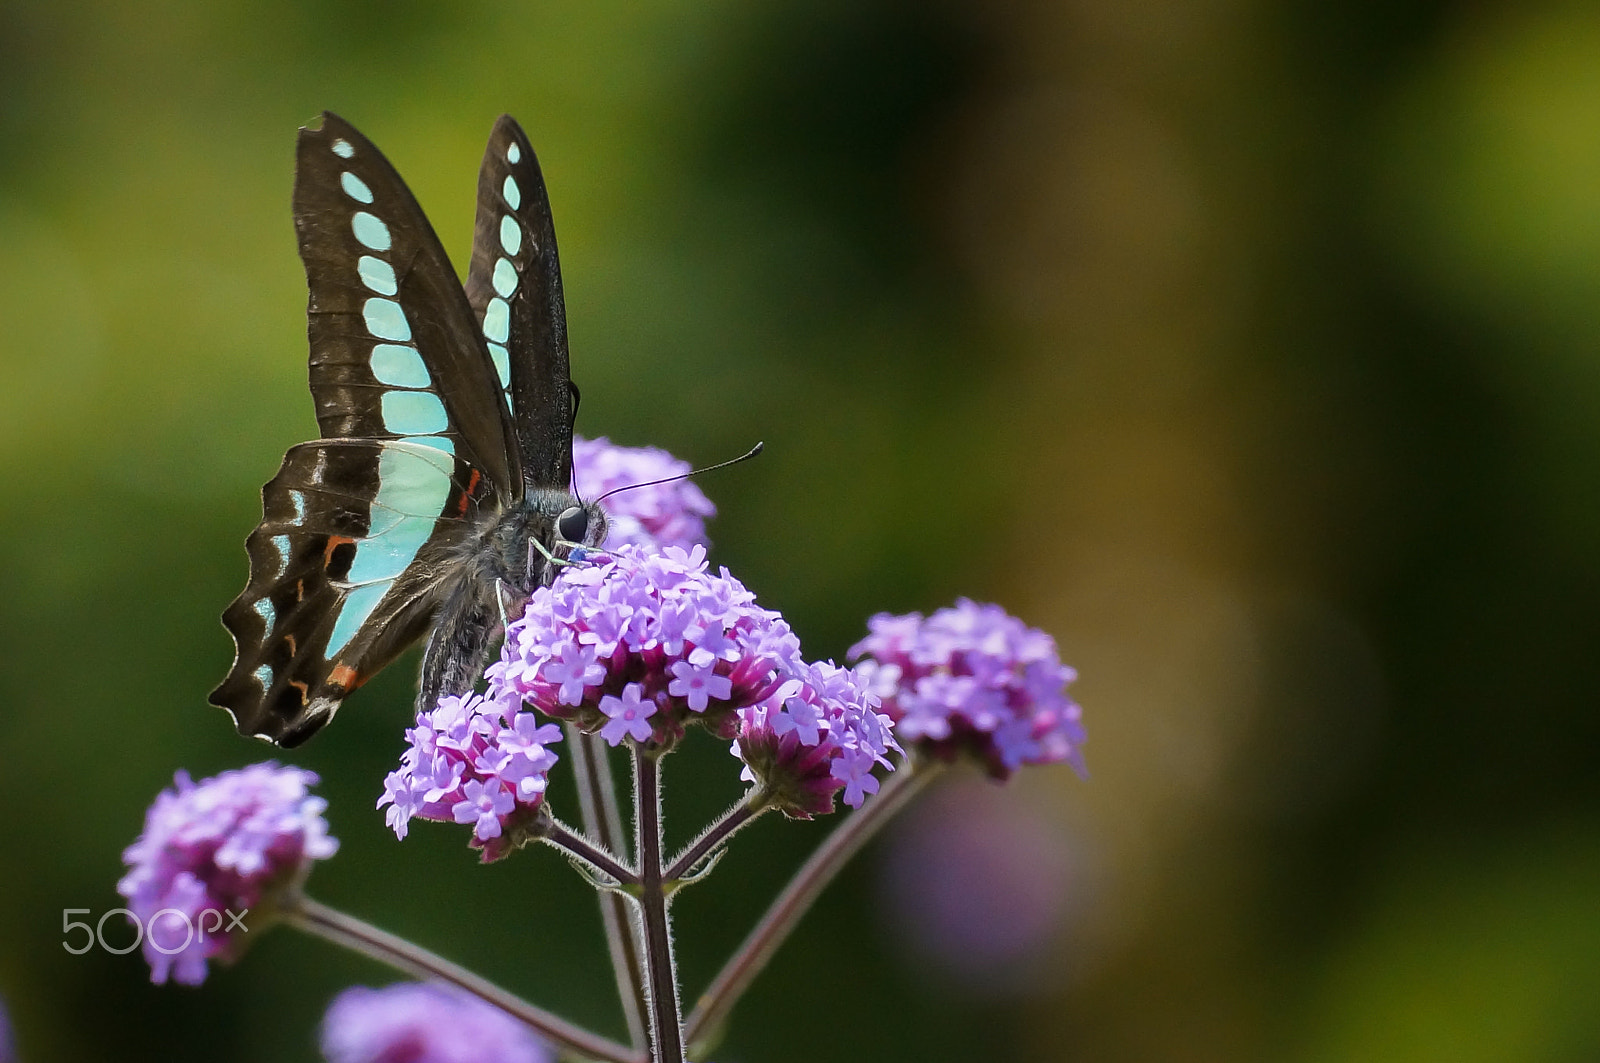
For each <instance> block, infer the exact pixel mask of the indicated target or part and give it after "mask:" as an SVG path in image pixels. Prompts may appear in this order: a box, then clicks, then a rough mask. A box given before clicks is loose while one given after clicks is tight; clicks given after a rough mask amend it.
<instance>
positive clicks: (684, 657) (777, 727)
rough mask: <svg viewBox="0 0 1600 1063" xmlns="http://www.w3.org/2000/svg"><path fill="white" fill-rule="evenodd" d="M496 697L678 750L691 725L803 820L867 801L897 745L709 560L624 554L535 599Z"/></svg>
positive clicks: (510, 632) (865, 704)
mask: <svg viewBox="0 0 1600 1063" xmlns="http://www.w3.org/2000/svg"><path fill="white" fill-rule="evenodd" d="M488 679H489V691H490V696H491V697H493V698H495V699H496V700H497V701H502V702H504V703H506V704H516V703H517V702H518V701H522V702H526V703H527V704H531V705H533V706H534V707H535V708H537V709H538V710H539V711H540V712H543V713H544V714H546V715H548V716H552V717H555V718H557V719H563V720H573V721H576V722H577V724H578V725H579V726H580V727H582V728H584V729H585V730H588V731H599V732H600V734H601V736H602V737H604V738H605V739H606V741H608V742H610V743H611V744H612V745H617V744H619V743H620V742H622V741H623V740H624V739H629V740H631V741H634V742H655V743H658V744H661V745H670V744H671V743H674V742H676V741H677V740H678V739H679V738H681V737H682V735H683V733H684V731H685V729H686V728H687V727H688V726H690V725H691V724H698V725H700V726H703V727H705V728H706V729H707V730H709V731H710V732H711V733H712V734H715V735H717V736H718V737H720V738H723V739H728V740H735V739H736V740H737V742H736V745H735V747H734V749H735V753H736V755H738V756H740V757H741V758H742V759H743V760H744V762H745V764H746V773H745V778H747V779H750V780H751V781H754V782H757V783H758V784H759V785H761V786H762V787H763V788H764V789H765V791H766V794H765V796H766V799H767V801H768V803H769V804H772V805H775V806H776V807H779V808H782V809H783V810H784V811H786V812H788V813H789V814H791V815H806V816H809V815H812V814H815V813H816V812H826V811H831V810H832V808H833V801H832V798H833V795H834V794H835V793H837V792H838V791H840V790H844V791H845V800H846V802H847V803H849V804H851V805H859V804H860V803H861V801H862V800H864V799H865V797H866V795H867V794H870V793H872V792H874V791H875V790H876V789H877V780H876V779H874V778H872V777H871V774H870V773H871V771H872V769H873V768H874V767H875V766H878V765H885V766H887V765H888V760H887V754H888V752H889V750H891V749H894V748H897V747H895V746H894V742H893V739H892V737H891V736H890V727H889V721H888V718H887V717H884V716H881V715H879V714H878V712H877V711H876V699H875V698H874V697H873V696H872V695H871V693H870V692H869V691H868V690H867V688H866V686H865V683H864V681H863V680H861V679H860V678H859V677H857V676H856V675H855V673H853V672H851V671H849V670H847V669H843V668H837V667H835V666H834V665H832V664H831V663H830V664H822V665H812V664H808V663H807V662H806V661H804V660H803V659H802V658H801V656H800V642H799V640H798V639H797V638H795V636H794V633H793V632H792V631H791V630H790V629H789V625H788V624H786V623H784V622H783V618H782V617H781V616H779V615H778V614H777V613H774V612H771V611H769V610H766V609H762V608H760V607H759V606H758V605H756V602H755V595H753V594H751V593H750V592H749V591H748V590H746V589H745V587H744V585H743V584H741V583H740V582H739V581H738V580H736V579H734V578H733V577H732V576H731V575H729V574H728V570H727V569H722V570H720V571H719V572H717V573H712V572H711V571H710V570H709V568H708V567H707V564H706V557H705V550H704V549H703V548H701V547H698V546H697V547H695V548H693V549H692V550H684V549H682V548H680V547H671V546H669V547H666V548H665V549H664V550H662V551H661V552H660V553H651V552H647V551H646V550H644V549H642V548H639V547H635V546H622V547H619V548H617V549H615V550H612V551H610V552H609V553H608V554H605V555H601V559H600V560H598V561H597V562H596V563H593V564H585V565H574V566H568V567H566V568H564V569H563V570H562V572H561V574H560V576H559V578H557V579H556V580H555V582H554V583H552V584H551V585H550V586H548V587H541V588H539V589H538V590H536V591H535V592H534V593H533V595H532V597H531V598H530V599H529V601H528V605H527V609H526V611H525V612H524V613H523V615H522V617H521V619H519V620H516V621H513V622H512V624H511V625H510V627H509V628H508V629H507V631H506V641H505V646H504V648H503V650H502V653H501V658H500V660H499V661H498V662H497V663H495V664H494V665H492V666H491V667H490V668H489V671H488Z"/></svg>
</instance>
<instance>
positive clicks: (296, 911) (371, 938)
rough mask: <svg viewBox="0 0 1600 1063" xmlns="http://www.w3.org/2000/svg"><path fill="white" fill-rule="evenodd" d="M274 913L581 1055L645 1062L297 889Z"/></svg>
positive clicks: (631, 1051)
mask: <svg viewBox="0 0 1600 1063" xmlns="http://www.w3.org/2000/svg"><path fill="white" fill-rule="evenodd" d="M278 911H279V914H280V915H281V916H282V917H283V920H284V921H285V922H287V923H289V924H290V925H292V926H296V927H299V928H300V929H301V930H304V931H305V932H307V933H308V934H315V935H316V936H317V937H320V938H322V939H324V940H326V941H331V942H333V943H334V944H336V945H343V946H344V947H345V948H348V949H352V950H354V951H356V952H360V953H362V954H363V955H366V956H370V957H371V958H372V959H374V960H377V961H378V962H380V963H386V964H388V965H389V966H391V967H394V968H396V969H397V970H401V971H404V972H405V973H406V974H409V975H411V976H412V977H415V978H427V979H433V980H435V981H439V982H447V983H449V984H450V985H453V986H456V987H457V988H459V989H464V990H466V991H467V992H468V993H471V994H472V995H473V996H475V997H478V998H480V999H482V1000H485V1001H488V1002H489V1003H490V1004H493V1005H494V1006H495V1007H497V1008H500V1009H501V1010H503V1011H506V1012H509V1013H510V1014H512V1015H515V1016H516V1017H517V1018H519V1019H521V1020H522V1021H523V1022H525V1023H527V1024H528V1025H529V1026H531V1027H533V1028H534V1029H535V1030H538V1031H539V1032H540V1033H541V1034H543V1035H544V1036H545V1037H547V1038H549V1039H550V1040H552V1041H554V1042H556V1043H557V1044H559V1045H561V1046H562V1047H564V1048H566V1049H568V1050H570V1051H572V1052H575V1053H577V1054H578V1055H580V1056H583V1057H584V1058H586V1059H595V1060H603V1061H605V1063H646V1060H645V1057H644V1055H643V1054H642V1053H640V1052H639V1051H638V1050H637V1049H632V1048H628V1047H627V1046H625V1045H619V1044H617V1043H616V1042H615V1041H613V1040H611V1039H610V1038H606V1037H601V1036H600V1035H599V1034H597V1033H592V1032H590V1031H589V1030H586V1029H584V1028H583V1027H581V1026H578V1025H576V1024H575V1023H571V1022H568V1021H567V1020H566V1019H563V1018H561V1017H560V1016H559V1015H554V1014H552V1013H550V1012H548V1011H545V1010H544V1009H543V1008H541V1007H538V1006H536V1005H533V1004H530V1003H528V1002H527V1001H526V1000H523V999H522V998H521V997H518V996H516V995H514V994H512V993H510V992H507V991H506V990H504V989H501V988H500V987H499V986H497V985H495V984H494V983H493V982H490V981H488V980H487V979H484V978H480V977H479V976H478V975H475V974H473V973H472V972H471V971H469V970H467V969H466V968H464V967H461V966H459V965H457V964H454V963H451V962H450V961H449V960H447V959H445V958H444V957H442V956H437V955H435V954H434V953H432V952H429V951H428V950H427V949H425V948H422V947H421V946H420V945H415V944H413V943H412V942H409V941H407V940H405V939H404V938H401V937H396V936H395V935H394V934H391V933H389V932H387V931H385V930H379V929H378V928H377V927H375V926H373V925H372V924H370V923H365V922H362V921H361V920H360V919H357V918H356V917H355V916H352V915H347V914H345V913H344V912H341V911H339V910H338V909H336V908H330V907H328V906H327V905H325V904H323V903H321V902H320V901H314V900H312V899H311V898H310V897H307V896H306V895H305V894H303V893H290V894H289V895H288V896H286V897H285V898H284V899H283V901H282V903H281V904H280V906H279V910H278Z"/></svg>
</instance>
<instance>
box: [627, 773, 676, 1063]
mask: <svg viewBox="0 0 1600 1063" xmlns="http://www.w3.org/2000/svg"><path fill="white" fill-rule="evenodd" d="M662 755H663V754H662V753H661V752H660V751H656V752H654V753H652V752H649V751H647V750H645V749H644V748H642V747H641V746H639V745H637V744H634V745H633V807H634V848H635V849H636V850H638V853H639V911H640V914H641V916H642V918H643V921H644V959H645V976H646V984H647V987H648V989H649V994H650V1032H651V1045H650V1058H651V1060H652V1061H653V1063H683V1013H682V1011H680V1010H679V1005H678V974H677V971H676V970H675V969H674V966H673V962H672V924H671V923H670V922H669V920H668V918H667V893H666V889H665V885H666V884H665V882H664V880H663V879H662V876H661V778H660V775H659V772H660V769H661V764H660V762H659V760H658V759H657V758H658V757H660V756H662Z"/></svg>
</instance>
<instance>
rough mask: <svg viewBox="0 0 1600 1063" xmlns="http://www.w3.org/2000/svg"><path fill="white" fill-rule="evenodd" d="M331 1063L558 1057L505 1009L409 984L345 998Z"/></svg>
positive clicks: (527, 1062) (339, 1006) (535, 1062)
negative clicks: (504, 1010)
mask: <svg viewBox="0 0 1600 1063" xmlns="http://www.w3.org/2000/svg"><path fill="white" fill-rule="evenodd" d="M322 1055H323V1057H324V1058H325V1059H327V1061H328V1063H553V1061H554V1059H555V1053H554V1052H553V1051H551V1049H550V1047H549V1046H548V1045H547V1044H545V1042H544V1041H543V1040H542V1039H540V1037H539V1036H538V1035H537V1034H535V1033H534V1032H533V1031H532V1030H531V1029H529V1028H528V1027H527V1026H525V1025H523V1024H522V1023H520V1022H518V1021H517V1020H516V1019H513V1018H512V1017H511V1016H509V1015H507V1014H506V1013H505V1012H503V1011H501V1010H500V1009H499V1008H496V1007H492V1006H491V1005H489V1004H486V1003H484V1002H483V1001H481V1000H479V999H478V998H476V997H470V996H467V995H466V994H465V993H461V992H458V991H456V990H453V989H447V988H445V987H444V986H438V985H424V984H421V983H417V982H401V983H399V984H396V985H391V986H388V987H386V988H384V989H368V988H366V987H365V986H356V987H355V988H352V989H346V990H345V991H344V992H343V993H340V994H339V995H338V996H337V997H336V998H334V1001H333V1003H332V1004H331V1005H329V1007H328V1013H327V1015H326V1016H324V1018H323V1020H322Z"/></svg>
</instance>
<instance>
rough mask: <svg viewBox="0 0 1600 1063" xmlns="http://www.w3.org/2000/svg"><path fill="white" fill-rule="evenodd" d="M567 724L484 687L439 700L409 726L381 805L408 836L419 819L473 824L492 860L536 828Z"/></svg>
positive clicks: (478, 844) (475, 844)
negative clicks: (544, 718) (488, 695)
mask: <svg viewBox="0 0 1600 1063" xmlns="http://www.w3.org/2000/svg"><path fill="white" fill-rule="evenodd" d="M560 740H561V729H560V728H559V727H557V726H555V725H554V724H548V723H547V724H540V723H539V721H538V720H537V719H536V718H535V717H534V715H533V713H531V712H518V711H516V708H515V706H514V705H507V704H506V703H504V702H501V701H489V700H487V699H485V698H484V697H482V696H481V695H479V694H468V695H465V696H462V697H455V696H446V697H443V698H440V699H439V704H438V706H437V707H436V708H435V709H434V710H433V711H432V712H424V713H419V714H418V715H417V724H416V726H415V727H412V728H410V729H408V730H407V731H406V742H407V748H406V751H405V752H404V753H402V754H401V755H400V767H399V768H398V769H397V770H395V771H392V772H390V773H389V776H388V778H386V779H384V781H383V796H382V797H380V798H378V807H379V808H382V807H383V806H384V805H388V806H389V811H388V812H387V813H386V814H385V816H384V819H385V821H386V822H387V823H388V824H389V826H390V828H391V829H393V831H394V832H395V834H396V835H398V836H399V837H401V838H404V837H405V836H406V830H407V827H408V825H409V823H410V822H411V820H412V818H413V817H415V818H418V819H430V820H436V821H438V822H442V823H461V824H468V823H470V824H471V825H472V840H471V841H470V842H469V843H468V844H469V845H471V847H472V848H474V849H479V850H482V852H483V860H484V862H485V863H488V862H489V861H491V860H496V859H499V858H500V857H502V856H504V855H505V854H506V853H508V852H509V851H510V850H511V849H513V848H515V847H516V846H518V845H520V844H521V843H522V842H523V841H525V840H526V839H527V838H528V837H529V836H531V833H530V832H536V824H537V820H538V811H539V808H540V806H541V805H543V804H544V792H545V786H546V784H547V783H548V781H549V773H550V769H551V767H552V766H554V765H555V762H556V759H557V758H556V755H555V753H553V752H551V751H550V750H549V749H548V748H547V747H548V746H549V745H550V744H551V743H553V742H559V741H560Z"/></svg>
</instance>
